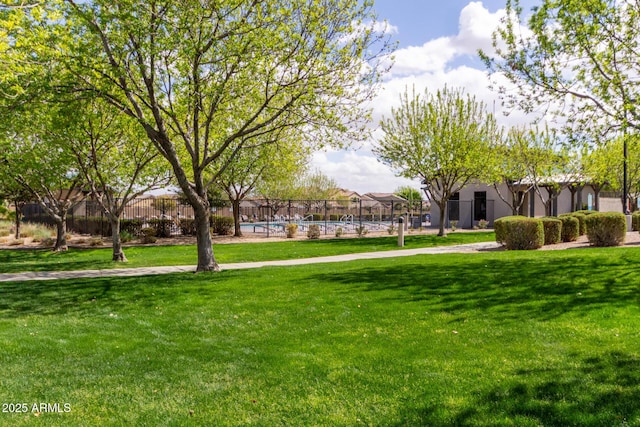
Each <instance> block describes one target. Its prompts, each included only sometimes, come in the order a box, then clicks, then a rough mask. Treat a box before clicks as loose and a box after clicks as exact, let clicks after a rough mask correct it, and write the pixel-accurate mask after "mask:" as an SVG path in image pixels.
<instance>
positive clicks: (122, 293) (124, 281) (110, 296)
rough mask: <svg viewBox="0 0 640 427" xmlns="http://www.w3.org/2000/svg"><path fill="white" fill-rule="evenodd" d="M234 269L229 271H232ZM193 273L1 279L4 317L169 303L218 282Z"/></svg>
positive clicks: (0, 307) (208, 291) (0, 309)
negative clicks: (200, 280)
mask: <svg viewBox="0 0 640 427" xmlns="http://www.w3.org/2000/svg"><path fill="white" fill-rule="evenodd" d="M229 273H233V272H227V273H225V274H229ZM194 280H195V281H196V282H197V281H198V276H196V275H194V274H192V273H183V274H180V273H176V274H164V275H157V276H142V277H114V278H107V277H105V278H95V279H74V280H46V281H29V282H4V283H0V318H19V317H23V316H29V315H60V314H75V315H79V316H81V315H84V314H89V315H91V314H93V313H95V311H96V307H97V306H100V307H106V308H108V309H110V310H116V309H119V308H122V307H127V308H128V309H135V308H136V307H139V308H146V307H153V306H154V305H158V304H159V303H162V304H166V303H167V302H170V301H171V300H172V299H174V298H176V297H179V296H180V294H181V293H185V294H188V293H197V294H200V295H203V294H212V293H214V292H216V287H215V285H213V286H208V285H207V284H206V283H196V284H195V285H194V286H191V285H189V281H194Z"/></svg>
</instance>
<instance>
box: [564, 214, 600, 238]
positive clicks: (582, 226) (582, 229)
mask: <svg viewBox="0 0 640 427" xmlns="http://www.w3.org/2000/svg"><path fill="white" fill-rule="evenodd" d="M586 212H594V211H586ZM565 215H566V216H572V217H574V218H577V219H578V228H579V231H578V232H579V233H580V235H581V236H584V235H586V234H587V223H586V219H587V214H584V213H583V212H582V211H580V212H571V213H567V214H562V215H560V216H565ZM588 215H591V214H588Z"/></svg>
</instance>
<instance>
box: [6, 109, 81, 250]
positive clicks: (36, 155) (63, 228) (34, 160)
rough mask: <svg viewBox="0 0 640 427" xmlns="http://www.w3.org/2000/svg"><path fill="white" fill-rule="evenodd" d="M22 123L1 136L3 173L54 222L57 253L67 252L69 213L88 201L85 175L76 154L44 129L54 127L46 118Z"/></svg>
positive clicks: (36, 116) (35, 116)
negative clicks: (85, 192) (83, 188)
mask: <svg viewBox="0 0 640 427" xmlns="http://www.w3.org/2000/svg"><path fill="white" fill-rule="evenodd" d="M27 117H29V118H30V120H29V118H27ZM20 120H21V121H22V122H21V123H17V126H16V128H15V129H14V130H10V131H6V132H4V133H3V135H2V136H0V150H1V154H0V173H2V174H3V175H5V179H6V178H10V179H12V180H13V181H14V182H15V183H16V184H17V185H19V186H20V187H21V188H23V189H24V190H25V191H27V192H28V193H29V195H30V198H31V200H35V201H36V202H37V203H38V204H39V205H40V206H41V208H42V209H43V210H44V212H45V213H46V214H47V215H48V216H49V217H50V218H51V219H52V220H53V222H54V224H55V226H56V242H55V245H54V250H55V251H66V250H67V236H66V235H67V213H68V211H69V210H70V209H71V208H73V207H74V206H75V205H77V204H78V203H80V201H82V200H83V199H84V198H85V194H84V192H83V191H82V186H83V177H82V174H80V173H79V172H78V170H77V168H76V166H75V162H74V157H73V154H72V153H71V152H70V151H69V150H67V149H64V148H62V147H61V146H60V145H59V144H58V141H56V138H55V136H53V135H51V134H50V133H48V132H46V131H45V130H44V129H46V128H47V127H49V126H50V124H51V123H50V122H49V121H48V120H47V118H45V117H44V116H43V115H42V114H30V115H29V116H20ZM25 126H28V127H29V131H26V130H24V127H25ZM16 129H17V130H16Z"/></svg>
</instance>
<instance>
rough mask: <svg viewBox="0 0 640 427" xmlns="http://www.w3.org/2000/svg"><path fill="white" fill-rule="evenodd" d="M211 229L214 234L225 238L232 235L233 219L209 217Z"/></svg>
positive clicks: (217, 216)
mask: <svg viewBox="0 0 640 427" xmlns="http://www.w3.org/2000/svg"><path fill="white" fill-rule="evenodd" d="M210 222H211V229H212V232H213V233H214V234H218V235H220V236H226V235H229V234H232V233H233V226H234V222H233V218H232V217H230V216H221V215H211V220H210Z"/></svg>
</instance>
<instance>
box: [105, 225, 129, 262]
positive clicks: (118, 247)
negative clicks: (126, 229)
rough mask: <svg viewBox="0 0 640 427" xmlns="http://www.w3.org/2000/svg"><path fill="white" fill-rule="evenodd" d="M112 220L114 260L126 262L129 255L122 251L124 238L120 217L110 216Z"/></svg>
mask: <svg viewBox="0 0 640 427" xmlns="http://www.w3.org/2000/svg"><path fill="white" fill-rule="evenodd" d="M109 219H110V221H111V239H112V240H113V261H116V262H126V261H127V257H126V256H125V255H124V252H123V251H122V240H120V218H119V217H116V218H113V217H111V216H110V218H109Z"/></svg>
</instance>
